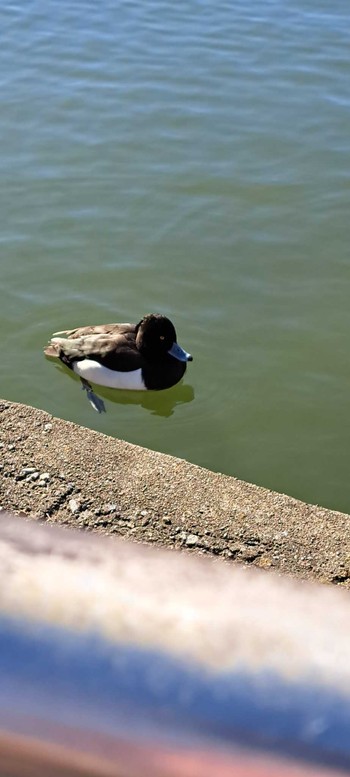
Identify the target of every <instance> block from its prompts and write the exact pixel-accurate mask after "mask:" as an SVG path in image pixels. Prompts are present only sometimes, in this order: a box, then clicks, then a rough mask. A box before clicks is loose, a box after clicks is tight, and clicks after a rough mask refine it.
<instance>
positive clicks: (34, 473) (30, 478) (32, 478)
mask: <svg viewBox="0 0 350 777" xmlns="http://www.w3.org/2000/svg"><path fill="white" fill-rule="evenodd" d="M38 477H39V472H32V474H31V475H28V477H26V480H38Z"/></svg>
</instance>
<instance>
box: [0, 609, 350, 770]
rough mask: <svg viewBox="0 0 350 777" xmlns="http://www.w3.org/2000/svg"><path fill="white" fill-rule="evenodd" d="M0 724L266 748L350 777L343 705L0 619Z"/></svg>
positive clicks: (281, 684) (305, 688)
mask: <svg viewBox="0 0 350 777" xmlns="http://www.w3.org/2000/svg"><path fill="white" fill-rule="evenodd" d="M0 710H1V712H0V727H2V728H4V727H5V728H6V719H7V718H8V719H11V720H12V721H14V720H15V719H16V717H17V719H18V720H22V721H23V719H24V718H27V720H30V719H31V718H33V719H37V720H40V719H43V720H45V722H46V723H48V722H51V723H52V724H53V725H55V724H58V725H59V724H64V725H65V726H67V725H68V726H72V728H74V727H76V726H77V725H78V726H79V727H80V728H83V729H84V730H87V731H89V730H90V731H91V732H94V733H95V734H96V733H101V734H108V735H112V736H116V735H118V736H119V737H125V736H127V737H130V736H131V737H132V738H133V739H134V740H135V741H137V740H139V739H141V740H144V741H152V740H154V738H156V739H157V741H158V742H160V741H163V742H175V741H181V742H182V744H186V743H187V744H188V743H192V744H193V743H194V742H196V743H197V744H198V743H202V745H203V742H205V743H206V746H208V744H209V745H211V746H213V747H215V746H220V747H224V748H225V747H226V748H229V747H232V745H234V744H235V745H240V746H244V747H245V748H247V747H248V748H250V749H253V750H254V749H258V750H260V751H262V750H265V751H269V752H274V753H278V754H282V755H285V756H286V755H293V757H294V758H296V757H297V758H299V759H301V760H304V761H306V762H309V763H314V764H317V763H318V764H323V765H326V764H328V765H331V766H333V767H337V768H343V769H347V770H350V736H349V732H350V699H349V697H348V696H347V695H344V696H342V695H341V694H340V693H337V692H336V691H331V690H329V689H325V688H324V687H321V686H318V685H313V684H312V683H311V682H305V681H304V682H290V683H286V681H285V679H282V678H281V677H278V676H277V675H276V674H273V673H263V672H259V673H258V674H256V675H254V674H253V673H247V671H246V669H242V671H236V672H223V673H220V672H209V671H208V672H204V671H203V668H202V667H199V666H196V665H195V664H194V663H193V662H188V663H187V662H184V661H179V660H176V659H175V658H174V657H171V656H169V655H164V654H162V653H160V652H157V651H155V650H144V649H142V648H140V647H135V646H131V645H123V644H119V645H116V644H115V643H109V642H108V641H106V640H103V639H102V638H101V637H100V636H97V635H92V634H75V633H72V632H69V631H67V630H64V629H57V628H53V627H47V626H40V625H39V624H33V623H29V622H28V623H26V622H25V621H24V622H22V623H18V622H16V621H14V620H12V619H10V618H1V619H0Z"/></svg>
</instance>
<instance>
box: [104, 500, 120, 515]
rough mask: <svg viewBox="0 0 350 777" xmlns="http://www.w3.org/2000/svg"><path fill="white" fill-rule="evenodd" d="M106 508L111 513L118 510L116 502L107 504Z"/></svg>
mask: <svg viewBox="0 0 350 777" xmlns="http://www.w3.org/2000/svg"><path fill="white" fill-rule="evenodd" d="M106 510H108V512H109V513H115V512H116V510H117V505H116V504H114V502H110V504H108V505H106Z"/></svg>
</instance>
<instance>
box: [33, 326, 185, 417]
mask: <svg viewBox="0 0 350 777" xmlns="http://www.w3.org/2000/svg"><path fill="white" fill-rule="evenodd" d="M44 353H45V355H46V356H48V357H50V358H54V359H59V360H60V361H61V362H62V363H63V364H65V365H66V366H67V367H68V368H69V369H70V370H72V371H73V372H74V373H75V374H76V375H77V376H78V377H79V378H80V381H81V383H82V388H83V389H84V390H85V391H86V392H87V397H88V400H89V402H90V404H91V405H92V407H93V408H94V410H96V411H97V412H98V413H102V412H105V407H104V402H103V400H102V399H100V398H99V397H98V396H96V394H95V393H94V391H93V389H92V386H91V383H94V384H96V385H99V386H106V387H108V388H113V389H123V390H129V391H161V390H163V389H167V388H171V387H172V386H175V385H176V383H178V382H179V381H180V380H181V378H182V377H183V375H184V374H185V371H186V366H187V362H190V361H192V356H191V354H190V353H187V351H185V350H184V349H183V348H182V347H181V346H180V345H179V344H178V342H177V336H176V330H175V327H174V324H173V323H172V321H170V319H169V318H167V317H166V316H164V315H162V314H160V313H149V314H147V315H145V316H143V318H142V319H141V320H140V321H139V322H138V323H137V324H101V325H97V326H82V327H77V328H76V329H65V330H62V331H60V332H55V333H54V334H53V335H52V336H51V338H50V340H49V343H48V345H47V346H46V348H45V349H44Z"/></svg>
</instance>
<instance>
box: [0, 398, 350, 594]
mask: <svg viewBox="0 0 350 777" xmlns="http://www.w3.org/2000/svg"><path fill="white" fill-rule="evenodd" d="M0 474H1V478H0V506H1V508H2V509H9V510H12V511H13V512H15V513H24V514H26V515H27V516H29V517H30V518H33V519H35V520H42V521H49V522H58V523H61V524H69V525H71V526H74V527H76V528H81V529H85V530H88V531H98V532H100V533H103V534H114V535H120V536H122V537H125V538H128V539H132V540H136V541H138V542H146V543H152V544H157V545H162V546H165V547H170V548H177V549H179V548H181V549H184V550H186V551H187V552H191V553H197V554H209V555H215V556H220V557H221V558H224V559H227V560H228V561H231V562H237V561H239V562H240V563H242V564H246V565H251V564H254V565H256V566H258V567H261V568H264V569H269V568H274V569H275V570H278V571H283V572H286V573H289V574H292V575H294V576H297V577H302V578H309V579H315V578H316V579H318V580H320V581H322V582H325V583H335V584H339V585H342V586H345V587H350V532H349V525H350V523H349V522H350V516H348V515H345V514H344V513H339V512H335V511H331V510H326V509H323V508H320V507H316V506H313V505H308V504H304V503H303V502H300V501H298V500H296V499H292V498H290V497H287V496H285V495H283V494H277V493H275V492H272V491H268V490H266V489H263V488H260V487H258V486H254V485H252V484H250V483H245V482H243V481H240V480H237V479H236V478H233V477H228V476H226V475H221V474H217V473H214V472H210V471H209V470H205V469H202V468H201V467H197V466H195V465H193V464H189V463H188V462H186V461H183V460H180V459H176V458H174V457H172V456H166V455H164V454H161V453H156V452H154V451H150V450H146V449H145V448H140V447H138V446H136V445H131V444H129V443H126V442H123V441H121V440H117V439H114V438H111V437H107V436H105V435H103V434H100V433H98V432H94V431H91V430H89V429H85V428H83V427H80V426H77V425H75V424H72V423H70V422H68V421H62V420H60V419H57V418H54V417H52V416H50V415H48V414H47V413H45V412H43V411H41V410H36V409H34V408H31V407H27V406H25V405H20V404H14V403H11V402H8V401H1V400H0Z"/></svg>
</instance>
